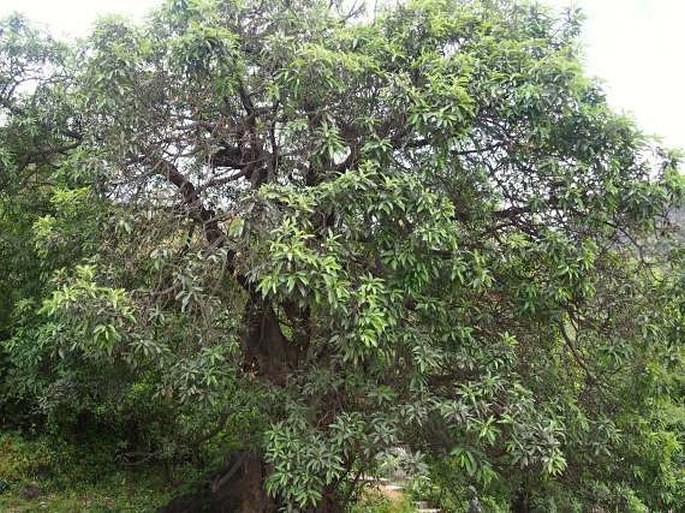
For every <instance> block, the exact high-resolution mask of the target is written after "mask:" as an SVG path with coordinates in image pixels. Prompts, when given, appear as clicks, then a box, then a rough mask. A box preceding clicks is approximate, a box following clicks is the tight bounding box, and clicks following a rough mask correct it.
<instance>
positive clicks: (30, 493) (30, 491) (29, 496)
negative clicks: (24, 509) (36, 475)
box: [19, 484, 40, 500]
mask: <svg viewBox="0 0 685 513" xmlns="http://www.w3.org/2000/svg"><path fill="white" fill-rule="evenodd" d="M39 495H40V488H38V486H37V485H35V484H30V485H26V486H24V487H23V488H22V489H21V490H19V497H21V498H22V499H26V500H33V499H35V498H36V497H38V496H39Z"/></svg>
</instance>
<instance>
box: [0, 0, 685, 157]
mask: <svg viewBox="0 0 685 513" xmlns="http://www.w3.org/2000/svg"><path fill="white" fill-rule="evenodd" d="M545 2H546V3H548V4H551V5H553V6H555V7H563V6H574V7H581V8H582V9H583V11H584V12H585V14H586V16H587V21H586V24H585V31H584V36H583V38H584V43H585V47H586V49H585V62H586V64H587V69H588V72H589V73H590V74H591V75H595V76H598V77H601V78H602V79H603V81H604V84H605V89H606V90H607V92H608V96H609V100H610V102H611V103H612V105H613V106H614V107H615V108H617V109H619V110H623V111H626V112H628V113H631V114H632V115H633V116H634V117H635V118H636V119H637V121H638V123H639V125H640V126H641V127H642V128H643V129H644V130H645V132H647V133H648V134H654V135H660V136H662V137H663V140H664V141H665V142H666V143H667V144H669V145H671V146H677V147H681V148H684V149H685V92H683V77H685V71H684V68H685V55H684V54H685V29H683V24H684V23H685V0H545ZM157 3H159V0H0V17H4V16H6V15H7V14H9V13H11V12H12V11H20V12H23V13H25V14H26V15H27V16H28V17H29V18H31V19H32V20H34V21H37V22H39V23H41V24H44V25H48V26H49V27H50V29H51V30H52V31H53V33H55V34H56V35H60V36H64V35H66V34H69V35H77V36H83V35H85V34H87V33H88V31H89V29H90V27H91V25H92V23H93V21H94V20H95V18H96V17H97V15H98V14H106V13H120V14H126V15H130V16H133V17H135V18H142V17H143V16H144V14H145V13H146V12H147V11H148V10H150V9H151V8H152V7H153V6H154V5H156V4H157Z"/></svg>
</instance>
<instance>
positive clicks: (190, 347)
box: [0, 0, 685, 513]
mask: <svg viewBox="0 0 685 513" xmlns="http://www.w3.org/2000/svg"><path fill="white" fill-rule="evenodd" d="M580 27H581V16H580V13H577V12H567V13H565V15H561V16H559V15H556V14H555V13H554V12H552V11H551V10H550V9H548V8H546V7H544V6H541V5H537V4H533V3H526V2H514V1H509V0H477V1H466V0H417V1H410V2H406V3H401V4H399V5H398V6H396V7H392V8H390V7H389V8H384V9H382V10H380V11H379V12H377V13H375V14H373V15H371V14H369V13H365V12H364V11H363V10H362V9H359V8H356V7H352V8H348V9H345V6H344V5H337V4H335V3H329V2H323V1H319V0H265V1H253V0H244V1H237V0H170V1H168V2H167V3H166V4H164V5H163V6H162V7H160V8H159V9H158V10H156V11H154V12H153V13H151V15H150V16H149V18H148V19H147V20H146V21H145V23H142V24H134V23H132V22H130V21H128V20H126V19H123V18H118V17H108V18H103V19H101V20H100V21H99V22H98V23H97V24H96V26H95V27H94V28H93V30H92V34H91V35H90V36H89V37H88V38H87V39H86V40H84V41H81V42H78V43H75V44H66V43H62V42H59V41H56V40H54V39H53V38H51V37H50V36H49V35H47V34H45V33H43V32H41V31H40V30H37V29H35V28H33V27H32V26H31V25H30V24H29V23H28V22H27V21H26V20H24V19H22V18H21V17H18V16H14V17H11V18H8V19H6V20H5V21H3V22H2V24H1V25H0V265H1V266H2V268H3V270H4V272H3V273H2V274H1V275H0V287H1V288H2V297H0V373H2V374H1V376H2V378H0V379H1V381H0V411H2V413H3V415H2V418H3V419H4V420H3V421H2V423H3V424H4V425H5V426H6V427H19V428H21V427H24V428H26V427H27V426H31V425H33V426H34V429H35V426H39V428H38V429H40V430H53V431H57V432H60V433H69V432H78V431H82V432H85V433H89V432H90V433H92V432H94V431H95V430H100V431H104V432H106V433H108V435H107V436H108V437H111V438H114V439H116V440H117V444H116V445H115V447H117V449H116V451H113V452H116V454H114V453H113V454H112V458H113V459H114V458H119V459H124V460H126V461H131V460H136V459H142V460H145V461H172V462H173V461H180V460H183V459H193V460H194V461H201V462H202V464H203V465H206V466H207V467H209V468H210V469H212V470H216V469H220V471H219V479H218V480H217V481H215V483H216V482H221V478H222V477H225V478H226V479H227V480H228V479H232V480H234V481H235V480H237V484H236V485H235V486H234V489H233V490H232V491H231V492H230V494H229V495H230V497H225V501H226V503H227V504H228V503H229V502H230V503H231V504H232V506H231V507H234V508H235V510H236V511H240V512H243V513H248V512H261V513H266V512H271V511H276V510H277V509H279V508H281V509H282V510H284V511H312V512H313V511H320V512H325V511H338V510H339V509H340V508H342V507H344V505H345V504H347V503H349V501H350V500H352V499H353V498H354V497H355V496H356V493H357V492H358V489H359V485H360V479H359V478H360V476H362V475H364V474H366V473H369V472H373V469H374V468H375V467H376V466H377V464H378V456H379V454H382V453H383V452H384V451H387V450H388V449H391V448H393V447H398V446H401V447H405V448H407V450H409V451H411V452H416V453H419V454H421V455H423V458H424V459H425V460H426V462H427V463H428V464H429V467H430V468H431V479H432V480H433V482H434V483H435V484H436V485H437V486H441V487H443V488H452V489H458V490H460V489H461V488H459V487H462V486H463V487H466V486H468V485H474V486H475V487H477V488H478V489H479V490H482V493H483V495H489V496H491V497H493V498H494V499H493V500H496V501H499V504H501V505H502V507H504V505H508V506H509V507H510V508H511V510H512V511H516V512H524V511H555V510H559V511H573V509H572V508H579V509H577V511H581V509H580V508H583V509H582V510H583V511H584V510H586V509H584V508H589V507H590V506H600V507H605V508H619V509H620V510H621V511H636V512H637V511H646V509H644V508H647V507H648V508H649V510H650V511H663V512H666V511H667V510H668V509H669V508H676V509H678V508H682V507H685V495H683V493H684V491H685V468H684V465H683V463H684V462H685V452H684V450H683V445H682V444H683V433H684V432H685V430H684V429H683V424H684V423H685V410H684V409H683V408H684V405H683V390H684V385H685V384H684V382H683V377H682V376H683V375H684V374H683V370H684V368H683V345H682V342H683V315H684V305H685V303H684V298H683V290H684V287H683V267H682V261H681V259H682V245H680V246H679V245H678V244H676V243H675V242H674V241H673V240H672V238H671V237H670V232H671V231H672V228H673V226H672V223H671V222H670V219H671V217H669V213H670V212H672V211H673V210H674V209H675V208H678V206H679V205H680V204H681V202H682V197H683V179H682V176H681V175H680V174H679V171H678V159H677V155H674V154H673V153H671V152H668V151H666V150H664V149H662V148H660V147H658V146H657V145H655V144H654V143H653V142H651V141H650V140H649V139H648V138H646V137H644V136H643V135H642V133H641V132H640V131H639V130H638V128H636V127H635V126H634V124H633V122H632V121H631V120H629V119H627V118H625V117H623V116H621V115H618V114H616V113H615V112H614V111H612V109H611V108H610V107H609V106H608V104H607V101H606V98H605V96H604V93H603V92H602V89H601V87H600V86H599V84H598V83H597V81H596V80H594V79H591V78H589V77H587V76H586V75H585V74H584V72H583V69H582V65H581V62H580V58H579V52H580V50H579V45H578V40H577V36H578V33H579V30H580ZM238 468H240V469H241V472H239V473H238V474H236V473H235V470H236V469H238ZM236 476H239V477H236ZM641 508H643V509H641Z"/></svg>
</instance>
